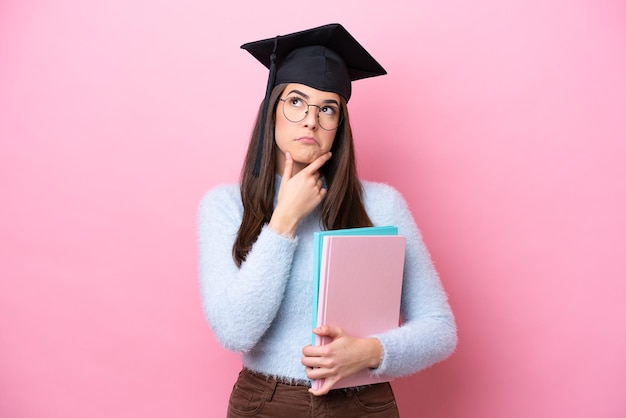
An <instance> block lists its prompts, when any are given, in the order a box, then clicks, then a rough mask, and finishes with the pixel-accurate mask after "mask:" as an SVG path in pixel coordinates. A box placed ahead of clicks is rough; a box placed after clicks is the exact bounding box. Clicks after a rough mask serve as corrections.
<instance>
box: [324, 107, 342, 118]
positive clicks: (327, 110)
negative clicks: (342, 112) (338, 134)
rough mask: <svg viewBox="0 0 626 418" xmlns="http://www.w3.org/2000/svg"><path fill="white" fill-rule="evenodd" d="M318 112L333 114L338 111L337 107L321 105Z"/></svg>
mask: <svg viewBox="0 0 626 418" xmlns="http://www.w3.org/2000/svg"><path fill="white" fill-rule="evenodd" d="M320 113H321V114H323V115H325V116H335V115H337V114H338V113H339V109H337V108H336V107H334V106H322V107H320Z"/></svg>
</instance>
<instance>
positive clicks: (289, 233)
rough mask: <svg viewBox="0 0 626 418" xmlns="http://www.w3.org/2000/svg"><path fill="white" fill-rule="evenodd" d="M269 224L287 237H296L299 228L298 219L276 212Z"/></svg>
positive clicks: (275, 230) (273, 229)
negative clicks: (291, 218)
mask: <svg viewBox="0 0 626 418" xmlns="http://www.w3.org/2000/svg"><path fill="white" fill-rule="evenodd" d="M267 226H268V227H269V228H270V229H271V230H272V231H274V232H276V233H277V234H279V235H282V236H284V237H286V238H294V237H295V236H296V230H297V229H298V221H297V220H290V219H289V218H288V217H286V216H282V215H280V214H277V213H276V212H274V214H273V215H272V218H271V219H270V222H269V224H268V225H267Z"/></svg>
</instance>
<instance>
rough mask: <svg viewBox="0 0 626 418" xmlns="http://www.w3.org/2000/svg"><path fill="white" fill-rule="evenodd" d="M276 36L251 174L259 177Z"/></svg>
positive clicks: (274, 65)
mask: <svg viewBox="0 0 626 418" xmlns="http://www.w3.org/2000/svg"><path fill="white" fill-rule="evenodd" d="M278 38H279V37H278V36H277V37H276V38H274V50H273V51H272V55H271V56H270V74H269V76H268V78H267V88H266V89H265V99H264V100H263V110H262V112H261V129H260V131H259V135H260V136H259V142H258V144H257V149H256V157H255V159H254V169H253V170H252V175H253V176H254V177H259V172H260V171H261V157H262V155H263V142H264V140H265V121H266V119H267V110H268V107H269V101H270V94H271V93H272V89H273V88H274V81H275V80H276V47H277V45H278Z"/></svg>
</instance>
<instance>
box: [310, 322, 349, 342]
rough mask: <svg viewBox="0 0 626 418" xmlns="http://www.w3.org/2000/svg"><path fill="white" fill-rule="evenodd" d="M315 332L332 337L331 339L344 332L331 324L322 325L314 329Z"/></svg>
mask: <svg viewBox="0 0 626 418" xmlns="http://www.w3.org/2000/svg"><path fill="white" fill-rule="evenodd" d="M313 333H314V334H316V335H320V336H324V337H330V338H331V339H333V340H334V339H335V338H337V337H339V336H340V335H341V333H342V331H341V328H338V327H333V326H330V325H322V326H321V327H317V328H315V329H314V330H313Z"/></svg>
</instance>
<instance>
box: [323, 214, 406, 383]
mask: <svg viewBox="0 0 626 418" xmlns="http://www.w3.org/2000/svg"><path fill="white" fill-rule="evenodd" d="M313 245H314V259H313V263H314V264H313V272H314V277H313V327H314V328H315V327H319V326H322V325H332V326H337V327H340V328H342V329H343V330H344V331H345V332H347V333H348V334H350V335H352V336H353V337H363V338H365V337H368V336H371V335H373V334H379V333H382V332H385V331H388V330H390V329H393V328H396V327H398V325H399V321H400V298H401V293H402V276H403V272H404V254H405V246H406V238H405V237H404V236H401V235H398V228H396V227H394V226H379V227H365V228H351V229H340V230H332V231H321V232H316V233H315V234H314V237H313ZM329 342H330V341H328V338H326V337H319V336H317V335H316V334H313V345H324V344H327V343H329ZM389 380H391V377H389V376H382V375H375V374H373V373H371V372H370V371H369V370H362V371H361V372H359V373H356V374H354V375H352V376H349V377H347V378H344V379H342V380H340V381H339V382H337V384H335V385H334V386H333V388H334V389H338V388H343V387H350V386H360V385H367V384H372V383H380V382H385V381H389ZM323 383H324V382H323V379H320V380H312V382H311V384H312V387H313V388H314V389H318V388H320V387H321V386H322V385H323Z"/></svg>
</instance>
